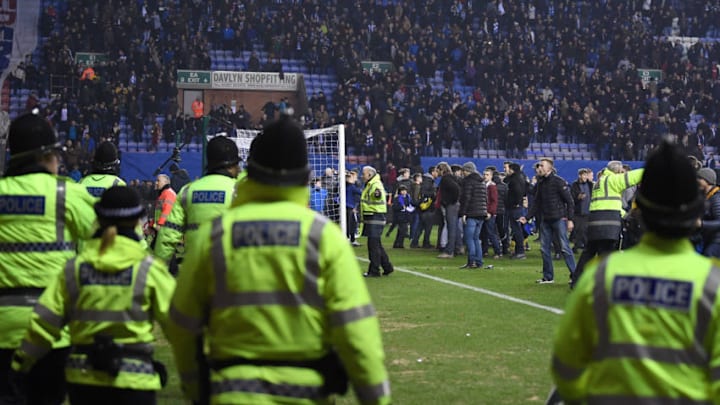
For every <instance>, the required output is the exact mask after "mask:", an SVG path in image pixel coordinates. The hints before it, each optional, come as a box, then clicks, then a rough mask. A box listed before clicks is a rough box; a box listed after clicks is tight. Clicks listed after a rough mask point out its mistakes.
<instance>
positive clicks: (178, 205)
mask: <svg viewBox="0 0 720 405" xmlns="http://www.w3.org/2000/svg"><path fill="white" fill-rule="evenodd" d="M234 193H235V179H233V178H232V177H230V176H225V175H222V174H208V175H206V176H203V177H202V178H200V179H198V180H195V181H193V182H192V183H188V184H186V185H185V186H183V188H181V189H180V192H179V193H178V194H177V200H176V201H175V204H173V207H172V211H170V216H168V219H167V222H165V226H163V227H161V228H160V230H159V231H158V236H157V241H156V242H155V256H157V257H159V258H161V259H163V260H165V261H169V260H170V258H171V257H172V255H173V253H175V247H176V246H177V244H178V243H180V242H182V241H183V236H184V237H185V246H192V245H193V240H192V239H193V237H194V235H195V233H196V232H197V229H198V227H199V226H200V223H202V222H207V221H210V220H211V219H213V218H215V217H216V216H218V215H220V214H221V213H222V212H223V211H225V210H226V209H227V208H228V207H229V206H230V203H232V200H233V197H234Z"/></svg>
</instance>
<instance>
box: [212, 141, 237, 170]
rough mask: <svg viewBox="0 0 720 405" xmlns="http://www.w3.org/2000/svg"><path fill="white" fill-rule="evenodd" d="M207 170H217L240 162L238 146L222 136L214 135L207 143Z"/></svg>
mask: <svg viewBox="0 0 720 405" xmlns="http://www.w3.org/2000/svg"><path fill="white" fill-rule="evenodd" d="M205 153H207V171H213V170H217V169H220V168H223V167H226V166H231V165H237V164H238V163H239V162H240V153H239V152H238V147H237V145H236V144H235V142H233V141H232V140H230V139H228V138H227V137H224V136H216V137H215V138H213V139H211V140H210V142H208V144H207V149H206V152H205Z"/></svg>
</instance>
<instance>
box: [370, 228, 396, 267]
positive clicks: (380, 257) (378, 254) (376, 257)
mask: <svg viewBox="0 0 720 405" xmlns="http://www.w3.org/2000/svg"><path fill="white" fill-rule="evenodd" d="M368 256H369V257H370V264H369V265H368V273H370V274H380V267H382V269H383V271H384V272H385V273H390V272H391V271H393V266H392V264H391V263H390V258H388V255H387V253H385V248H383V246H382V242H381V239H380V238H376V237H368Z"/></svg>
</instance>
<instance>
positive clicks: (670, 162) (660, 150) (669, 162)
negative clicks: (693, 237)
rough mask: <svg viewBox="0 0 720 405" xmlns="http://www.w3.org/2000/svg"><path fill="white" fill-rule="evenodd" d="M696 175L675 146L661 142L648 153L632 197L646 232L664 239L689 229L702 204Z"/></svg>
mask: <svg viewBox="0 0 720 405" xmlns="http://www.w3.org/2000/svg"><path fill="white" fill-rule="evenodd" d="M696 176H697V173H696V172H695V168H693V167H692V165H691V164H690V162H689V161H688V159H687V156H685V155H684V154H683V153H682V151H681V150H680V148H679V147H678V146H676V145H673V144H670V143H669V142H667V141H663V142H662V143H661V144H660V146H658V147H657V148H656V149H655V150H654V151H652V152H651V153H650V156H648V158H647V161H646V162H645V172H644V173H643V177H642V182H641V185H640V188H639V191H638V194H637V197H636V199H637V204H638V207H639V208H640V213H641V215H642V218H643V222H644V223H645V226H646V227H647V228H648V230H649V231H651V232H654V233H657V234H658V235H660V236H664V237H668V238H681V237H685V236H688V235H689V234H690V233H692V232H693V230H694V229H695V223H696V222H697V219H698V218H699V217H700V215H702V213H703V211H704V207H705V204H704V202H705V201H704V198H703V196H702V195H701V194H700V191H699V189H698V185H697V181H696Z"/></svg>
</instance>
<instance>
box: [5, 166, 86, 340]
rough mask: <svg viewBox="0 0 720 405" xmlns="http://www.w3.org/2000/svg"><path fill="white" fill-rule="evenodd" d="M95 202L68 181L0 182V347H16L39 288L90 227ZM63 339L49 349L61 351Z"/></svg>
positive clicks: (35, 176)
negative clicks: (59, 349) (53, 348)
mask: <svg viewBox="0 0 720 405" xmlns="http://www.w3.org/2000/svg"><path fill="white" fill-rule="evenodd" d="M94 203H95V198H94V197H93V196H91V195H90V194H89V193H88V192H87V189H85V187H83V186H81V185H79V184H77V183H75V182H74V181H73V180H72V179H69V178H64V177H58V176H54V175H51V174H49V173H31V174H24V175H20V176H9V177H5V178H2V179H0V348H3V349H16V348H18V347H19V346H20V341H21V340H22V337H23V334H24V333H25V329H26V328H27V325H28V322H29V321H30V315H31V314H32V307H33V306H34V305H35V304H36V303H37V300H38V297H39V296H40V294H41V293H42V291H43V289H44V288H45V287H46V286H47V285H48V284H49V283H50V282H51V281H52V280H54V279H55V276H57V274H58V273H61V272H62V269H63V266H64V265H65V262H66V261H67V260H68V259H70V258H71V257H73V256H75V249H76V247H77V242H78V241H80V240H81V239H87V238H90V236H91V235H92V231H93V228H94V226H95V211H94V210H93V204H94ZM67 345H68V340H67V336H64V338H63V339H61V340H59V341H58V342H56V343H55V347H67Z"/></svg>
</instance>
